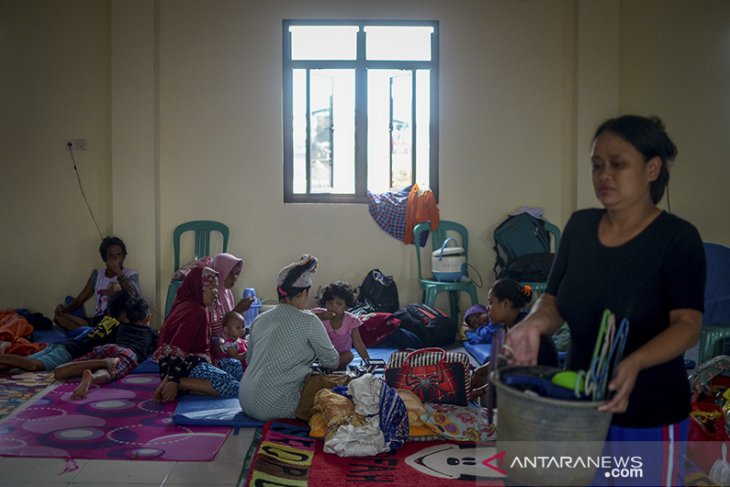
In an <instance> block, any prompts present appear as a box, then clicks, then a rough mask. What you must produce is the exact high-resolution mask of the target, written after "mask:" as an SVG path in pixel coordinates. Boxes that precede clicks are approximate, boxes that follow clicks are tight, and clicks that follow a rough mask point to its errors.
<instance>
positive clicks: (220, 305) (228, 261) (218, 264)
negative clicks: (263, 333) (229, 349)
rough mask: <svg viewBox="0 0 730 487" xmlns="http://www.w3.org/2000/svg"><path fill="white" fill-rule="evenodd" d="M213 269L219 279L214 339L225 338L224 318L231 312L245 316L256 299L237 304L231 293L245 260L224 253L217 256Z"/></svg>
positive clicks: (212, 319) (211, 324) (214, 319)
mask: <svg viewBox="0 0 730 487" xmlns="http://www.w3.org/2000/svg"><path fill="white" fill-rule="evenodd" d="M212 267H213V270H215V271H216V272H217V273H218V276H219V277H218V300H217V302H215V303H213V306H212V307H211V319H210V326H211V330H212V332H213V336H214V337H223V336H225V335H224V333H223V317H224V316H225V315H226V314H227V313H229V312H230V311H235V312H236V313H241V314H243V312H244V311H246V310H248V309H249V308H250V307H251V304H252V303H253V300H254V299H253V298H244V299H241V300H240V301H239V302H238V304H236V298H235V297H234V296H233V292H232V291H231V289H233V286H235V285H236V281H238V276H240V275H241V270H242V269H243V259H239V258H238V257H236V256H235V255H232V254H228V253H225V252H224V253H222V254H218V255H216V256H215V258H214V259H213V265H212Z"/></svg>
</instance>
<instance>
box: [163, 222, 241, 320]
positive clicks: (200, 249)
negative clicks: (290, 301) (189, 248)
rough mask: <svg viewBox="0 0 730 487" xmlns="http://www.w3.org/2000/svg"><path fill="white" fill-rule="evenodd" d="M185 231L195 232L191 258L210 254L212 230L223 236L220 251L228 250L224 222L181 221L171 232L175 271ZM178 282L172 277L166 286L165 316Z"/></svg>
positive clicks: (226, 229)
mask: <svg viewBox="0 0 730 487" xmlns="http://www.w3.org/2000/svg"><path fill="white" fill-rule="evenodd" d="M186 232H194V234H195V245H194V247H193V258H192V259H191V260H198V259H200V258H202V257H205V256H207V255H210V235H211V233H213V232H219V233H220V234H221V236H222V237H223V249H222V250H221V252H226V251H227V250H228V226H227V225H225V224H224V223H220V222H216V221H212V220H194V221H189V222H186V223H181V224H180V225H178V226H177V227H175V230H174V231H173V232H172V245H173V249H174V251H175V269H174V270H175V271H177V270H178V269H179V268H180V240H181V237H182V235H183V234H184V233H186ZM180 284H182V282H181V281H176V280H174V279H171V280H170V285H169V286H168V287H167V300H166V302H165V317H167V315H169V314H170V310H171V309H172V303H173V301H174V300H175V294H177V288H179V287H180Z"/></svg>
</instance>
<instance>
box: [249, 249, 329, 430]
mask: <svg viewBox="0 0 730 487" xmlns="http://www.w3.org/2000/svg"><path fill="white" fill-rule="evenodd" d="M316 269H317V258H316V257H313V256H311V255H303V256H302V257H301V258H300V259H299V261H297V262H294V263H292V264H289V265H288V266H286V267H284V268H283V269H282V270H281V272H279V276H278V278H277V287H276V291H277V294H278V296H279V303H280V304H279V305H278V306H277V307H276V308H274V309H272V310H271V311H267V312H266V313H264V314H262V315H260V316H259V317H258V318H256V321H255V322H254V323H253V324H252V326H251V334H250V335H249V339H248V352H247V355H246V360H247V363H248V365H247V368H246V374H245V375H244V376H243V378H242V379H241V388H240V391H239V395H238V397H239V399H240V401H241V408H242V409H243V412H244V413H246V414H247V415H248V416H251V417H252V418H256V419H258V420H261V421H267V420H269V419H273V418H294V411H295V410H296V408H297V404H298V403H299V398H300V390H301V388H302V385H303V384H304V378H305V377H306V376H307V374H308V373H309V372H310V366H311V365H312V363H313V362H315V361H316V362H318V363H319V364H320V365H322V366H323V367H326V368H331V369H334V368H335V367H337V364H338V363H339V360H340V354H339V353H337V350H335V348H334V347H333V346H332V342H331V341H330V339H329V336H328V335H327V331H326V330H325V328H324V325H323V324H322V322H321V321H320V320H319V318H317V317H316V316H315V315H314V314H313V313H311V312H310V311H307V310H306V308H307V305H308V301H309V289H310V288H311V287H312V274H313V273H314V272H315V271H316Z"/></svg>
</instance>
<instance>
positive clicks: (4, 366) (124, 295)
mask: <svg viewBox="0 0 730 487" xmlns="http://www.w3.org/2000/svg"><path fill="white" fill-rule="evenodd" d="M130 297H131V294H129V293H128V292H127V291H118V292H116V293H114V295H113V296H112V297H111V298H110V299H109V305H108V306H107V311H106V312H107V314H106V316H104V318H103V319H101V321H100V322H99V323H97V324H96V326H94V327H93V328H92V329H91V331H89V332H88V333H87V334H86V335H84V336H83V337H82V338H75V339H71V340H66V341H64V342H61V343H51V344H49V345H48V346H47V347H46V348H44V349H43V350H41V351H40V352H36V353H34V354H31V355H28V356H27V357H22V356H20V355H14V354H2V355H0V372H5V371H6V370H8V369H13V368H17V369H23V370H30V371H32V372H37V371H39V370H53V369H55V368H56V367H58V366H59V365H61V364H65V363H66V362H70V361H71V360H73V359H75V358H79V357H81V356H82V355H84V354H86V353H89V352H90V351H91V350H92V349H93V348H94V347H96V346H99V345H104V344H107V343H112V342H113V341H114V339H115V338H116V333H117V328H118V326H119V319H118V318H119V317H120V316H121V315H122V313H123V312H124V306H125V304H126V303H127V300H128V299H129V298H130Z"/></svg>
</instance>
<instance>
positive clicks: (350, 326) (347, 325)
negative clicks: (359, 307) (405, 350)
mask: <svg viewBox="0 0 730 487" xmlns="http://www.w3.org/2000/svg"><path fill="white" fill-rule="evenodd" d="M319 305H320V306H323V308H314V309H313V310H312V312H314V314H315V315H317V317H318V318H319V319H320V320H322V323H324V328H325V330H327V334H328V335H329V337H330V341H331V342H332V345H333V346H334V347H335V349H336V350H337V352H339V354H340V363H339V364H338V366H337V370H343V369H345V367H347V365H348V364H349V363H350V362H352V359H353V358H354V355H353V353H352V347H353V346H354V347H355V350H357V353H358V354H360V358H362V359H363V360H370V355H368V349H367V347H366V346H365V344H364V343H363V341H362V338H361V337H360V332H359V331H358V327H359V326H360V325H362V322H361V321H360V318H358V317H357V316H355V315H353V314H351V313H348V312H347V311H346V310H347V308H351V307H353V306H354V305H355V293H354V291H353V290H352V286H351V285H350V284H348V283H346V282H342V281H336V282H333V283H331V284H328V285H327V286H326V287H325V288H324V289H323V290H322V298H321V299H320V300H319Z"/></svg>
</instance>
